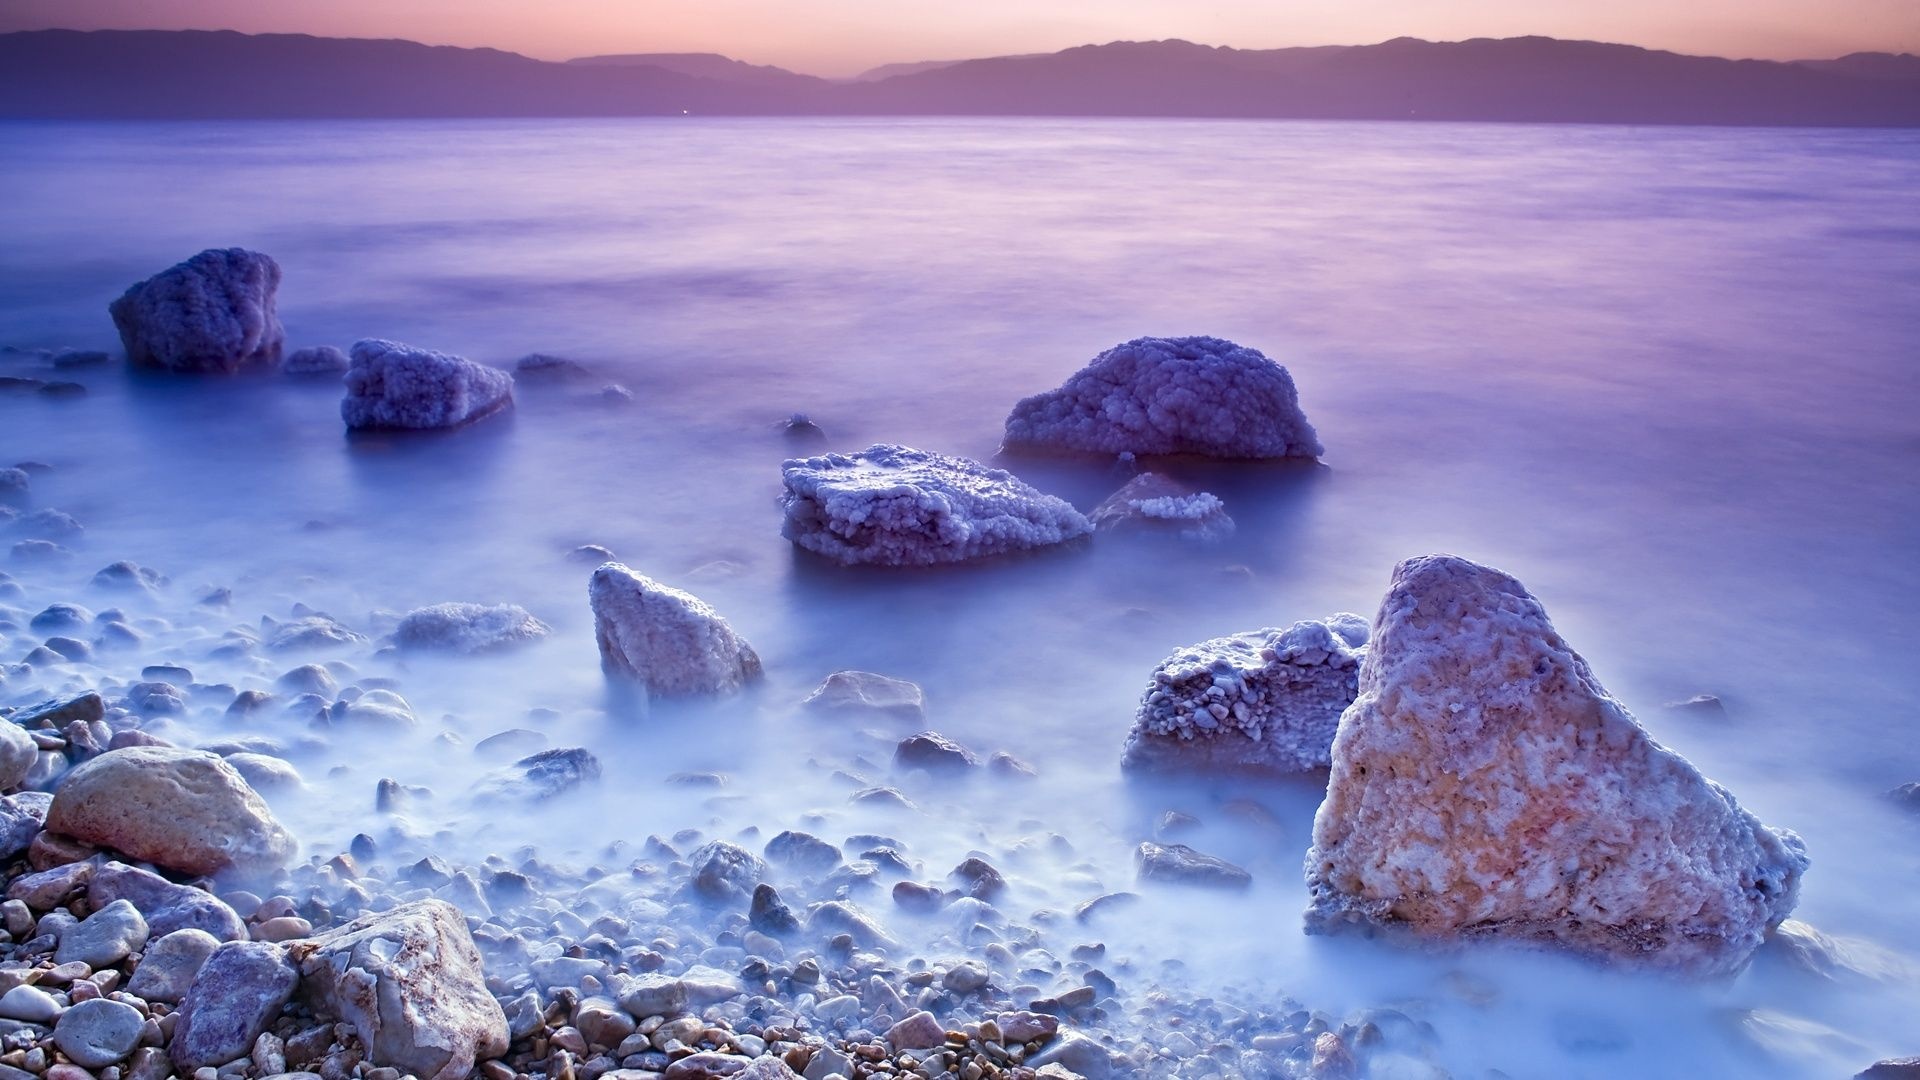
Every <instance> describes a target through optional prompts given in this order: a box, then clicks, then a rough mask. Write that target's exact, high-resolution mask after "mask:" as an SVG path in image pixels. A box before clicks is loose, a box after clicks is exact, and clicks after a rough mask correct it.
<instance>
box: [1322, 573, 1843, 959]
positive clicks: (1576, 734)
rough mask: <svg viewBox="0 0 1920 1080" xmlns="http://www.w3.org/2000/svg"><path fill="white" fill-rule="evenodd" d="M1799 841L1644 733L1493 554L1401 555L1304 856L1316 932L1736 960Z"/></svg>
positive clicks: (1789, 905)
mask: <svg viewBox="0 0 1920 1080" xmlns="http://www.w3.org/2000/svg"><path fill="white" fill-rule="evenodd" d="M1806 868H1807V857H1806V853H1805V848H1804V846H1803V845H1802V844H1801V842H1800V838H1799V837H1798V836H1795V835H1794V834H1793V833H1791V832H1786V831H1782V830H1774V829H1769V828H1767V827H1766V826H1764V825H1762V824H1761V823H1760V822H1759V820H1758V819H1756V818H1755V817H1754V816H1753V815H1752V814H1751V813H1748V812H1747V811H1745V810H1743V809H1741V808H1740V805H1739V803H1737V802H1736V801H1735V800H1734V798H1733V796H1732V795H1731V794H1730V793H1728V792H1727V791H1726V789H1724V788H1722V787H1720V786H1719V785H1718V784H1715V783H1713V782H1712V781H1710V780H1708V779H1706V778H1705V777H1703V776H1701V775H1700V773H1699V771H1698V770H1697V769H1695V768H1694V767H1693V766H1692V765H1691V764H1689V763H1688V762H1687V761H1686V760H1685V759H1684V758H1682V757H1680V755H1678V754H1675V753H1674V752H1673V751H1671V750H1668V749H1666V748H1665V747H1662V746H1661V745H1659V744H1658V743H1656V742H1654V741H1653V739H1652V738H1650V737H1649V736H1648V735H1647V733H1646V731H1645V730H1643V729H1642V728H1641V727H1640V725H1639V724H1638V723H1636V722H1635V721H1634V719H1633V717H1632V716H1631V715H1630V714H1629V713H1628V712H1627V711H1626V709H1625V708H1623V707H1622V706H1621V705H1620V703H1619V702H1617V701H1615V700H1613V699H1612V698H1611V697H1608V696H1607V693H1606V691H1605V690H1604V689H1602V688H1601V686H1600V684H1599V683H1598V681H1596V680H1595V679H1594V677H1593V674H1592V672H1591V671H1590V670H1589V669H1588V667H1587V664H1586V661H1585V660H1583V659H1581V658H1580V656H1579V654H1577V653H1575V652H1574V651H1573V649H1572V648H1570V647H1569V646H1568V645H1567V643H1566V642H1565V641H1564V640H1562V639H1561V637H1560V635H1559V634H1558V633H1557V632H1555V630H1554V628H1553V624H1552V623H1551V622H1550V621H1549V620H1548V618H1547V614H1546V611H1545V609H1544V608H1542V607H1541V605H1540V602H1539V601H1538V600H1536V599H1535V598H1534V597H1533V596H1532V595H1531V594H1529V593H1528V592H1527V590H1526V589H1525V587H1523V586H1522V585H1521V584H1520V583H1519V582H1518V581H1516V580H1514V579H1513V578H1512V577H1509V576H1508V575H1506V574H1503V573H1501V572H1500V571H1498V570H1493V569H1490V568H1488V567H1485V566H1480V565H1477V564H1475V563H1472V562H1469V561H1467V560H1465V559H1461V558H1457V557H1454V556H1450V555H1430V556H1425V557H1421V558H1416V559H1409V560H1407V561H1406V562H1403V563H1401V564H1400V565H1399V566H1398V567H1396V568H1395V570H1394V575H1393V582H1392V584H1391V586H1390V587H1389V589H1388V591H1387V595H1386V599H1385V600H1384V601H1382V603H1381V607H1380V614H1379V615H1378V617H1376V619H1375V620H1374V639H1373V642H1372V645H1371V646H1370V649H1369V652H1368V655H1367V658H1366V661H1365V663H1364V664H1363V665H1362V669H1361V672H1360V695H1359V697H1358V699H1357V700H1356V701H1355V702H1354V704H1353V707H1352V708H1351V709H1349V710H1348V711H1347V713H1346V715H1345V716H1344V717H1343V719H1342V722H1341V725H1340V730H1339V734H1338V736H1337V737H1336V739H1335V740H1334V747H1333V769H1332V776H1331V780H1330V783H1329V785H1328V789H1327V797H1326V801H1325V802H1323V803H1322V804H1321V806H1320V811H1319V813H1318V815H1317V816H1316V817H1315V819H1314V831H1313V847H1312V849H1311V850H1310V851H1309V852H1308V854H1307V881H1308V885H1309V888H1310V891H1311V893H1312V905H1311V907H1310V908H1309V910H1308V913H1307V924H1308V928H1309V930H1312V931H1331V930H1338V929H1342V928H1345V927H1350V926H1373V927H1385V928H1393V929H1396V930H1402V931H1407V932H1411V933H1412V934H1413V935H1414V936H1416V937H1417V938H1419V939H1422V940H1428V941H1458V940H1463V939H1475V938H1502V939H1510V940H1516V941H1523V942H1534V943H1541V944H1550V945H1555V946H1559V947H1562V948H1566V949H1570V950H1573V951H1576V952H1579V953H1583V954H1586V955H1590V956H1594V957H1598V958H1604V959H1610V960H1616V961H1623V962H1631V963H1636V964H1641V965H1645V966H1649V967H1656V968H1663V969H1669V970H1676V971H1682V972H1688V973H1695V974H1715V973H1722V972H1728V971H1734V970H1738V969H1739V968H1740V967H1742V966H1743V965H1744V964H1745V963H1746V961H1747V959H1748V957H1749V956H1750V955H1751V954H1752V953H1753V950H1754V949H1755V948H1756V947H1758V946H1759V944H1760V942H1761V940H1762V937H1763V936H1764V935H1765V933H1766V932H1767V931H1768V930H1769V929H1770V928H1772V927H1773V926H1775V925H1777V924H1778V923H1779V922H1780V921H1781V920H1782V919H1785V918H1786V917H1787V915H1788V913H1789V912H1791V911H1792V910H1793V906H1794V903H1795V902H1796V900H1797V899H1798V897H1799V889H1800V878H1801V875H1802V874H1803V873H1804V872H1805V871H1806Z"/></svg>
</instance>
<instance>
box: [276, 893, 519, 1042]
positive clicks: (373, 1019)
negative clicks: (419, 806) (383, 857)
mask: <svg viewBox="0 0 1920 1080" xmlns="http://www.w3.org/2000/svg"><path fill="white" fill-rule="evenodd" d="M294 956H295V958H296V961H297V962H298V964H299V966H300V975H301V979H302V981H303V985H304V987H305V996H306V997H307V998H308V999H310V1000H311V1001H312V1003H313V1005H314V1009H315V1011H316V1012H318V1013H319V1014H320V1015H322V1016H323V1017H338V1018H339V1019H340V1020H343V1021H345V1022H346V1023H347V1024H350V1025H352V1027H353V1030H354V1033H355V1034H356V1035H358V1036H359V1038H360V1041H361V1043H362V1044H363V1045H364V1046H365V1047H366V1048H367V1057H368V1059H369V1062H370V1063H371V1064H374V1065H380V1066H388V1067H392V1068H396V1069H399V1070H401V1071H402V1072H406V1073H412V1074H414V1075H416V1076H419V1077H422V1078H423V1080H456V1078H458V1077H464V1076H466V1075H468V1074H469V1073H471V1072H472V1071H473V1068H474V1066H475V1065H476V1064H478V1063H479V1062H482V1061H487V1060H490V1059H492V1058H496V1057H499V1056H500V1055H501V1054H504V1053H506V1050H507V1041H508V1035H507V1018H506V1014H505V1013H504V1012H502V1011H501V1009H500V1003H499V1002H498V1001H496V1000H494V997H493V995H492V994H491V993H489V992H488V991H487V985H486V979H485V975H484V973H483V972H482V970H481V965H480V952H479V950H478V949H476V948H475V947H474V943H473V936H472V935H471V934H469V933H468V932H467V923H466V919H465V918H464V917H463V916H462V915H461V914H460V911H459V909H458V908H455V907H454V906H453V905H452V904H449V903H447V902H446V901H444V900H420V901H416V902H414V903H411V904H403V905H401V906H400V907H397V908H394V909H393V910H391V911H385V912H380V913H377V914H369V915H362V916H361V917H360V918H358V919H355V920H354V921H352V922H350V923H348V924H346V925H345V926H342V927H339V928H338V929H335V930H331V931H328V932H327V933H325V934H321V935H319V936H318V937H315V938H313V939H312V940H311V941H307V942H301V943H299V944H296V945H295V946H294Z"/></svg>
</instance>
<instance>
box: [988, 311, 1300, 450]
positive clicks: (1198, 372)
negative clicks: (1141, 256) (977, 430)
mask: <svg viewBox="0 0 1920 1080" xmlns="http://www.w3.org/2000/svg"><path fill="white" fill-rule="evenodd" d="M1005 446H1006V448H1007V449H1009V450H1049V451H1073V452H1083V453H1095V454H1198V455H1203V456H1206V457H1216V458H1290V457H1298V458H1312V457H1319V456H1320V453H1321V448H1320V438H1319V436H1317V435H1316V434H1314V430H1313V425H1311V424H1309V423H1307V418H1306V416H1305V415H1304V414H1302V413H1301V411H1300V397H1299V394H1298V393H1297V392H1296V391H1295V389H1294V386H1293V376H1292V375H1290V374H1288V373H1287V369H1286V368H1284V367H1281V366H1280V365H1279V364H1276V363H1274V362H1273V361H1272V360H1269V359H1267V358H1266V357H1265V356H1263V355H1261V353H1260V352H1259V351H1258V350H1256V349H1249V348H1247V347H1245V346H1242V345H1236V344H1234V343H1233V342H1231V341H1223V340H1221V339H1219V338H1212V337H1180V338H1151V337H1148V338H1136V339H1134V340H1133V341H1129V342H1126V343H1125V344H1122V345H1116V346H1114V347H1113V348H1111V349H1108V350H1107V351H1106V352H1103V353H1101V354H1100V355H1099V356H1096V357H1094V359H1093V362H1092V363H1090V364H1088V365H1087V366H1086V367H1084V368H1081V369H1080V370H1079V371H1078V372H1076V373H1075V374H1074V375H1073V377H1072V378H1069V379H1068V380H1067V381H1066V383H1065V384H1064V385H1062V386H1061V387H1060V388H1059V389H1057V390H1049V391H1047V392H1046V393H1044V394H1038V395H1035V396H1033V397H1030V398H1026V399H1024V400H1022V401H1021V402H1020V403H1019V404H1017V405H1015V406H1014V407H1013V412H1012V414H1011V415H1009V416H1008V417H1007V434H1006V441H1005Z"/></svg>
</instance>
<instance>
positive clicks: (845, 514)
mask: <svg viewBox="0 0 1920 1080" xmlns="http://www.w3.org/2000/svg"><path fill="white" fill-rule="evenodd" d="M781 476H782V480H783V482H784V483H785V486H786V491H785V493H784V494H783V495H782V496H781V499H780V505H781V508H782V510H783V512H784V513H785V521H784V523H783V524H782V525H781V528H780V534H781V535H782V536H784V537H786V538H787V539H788V540H791V541H793V543H794V544H795V545H797V546H799V547H801V548H804V549H806V550H808V551H811V552H814V553H816V554H819V555H824V556H826V557H827V558H830V559H833V560H835V561H838V562H842V563H848V564H854V563H863V564H869V565H875V566H934V565H938V564H942V563H956V562H964V561H966V560H969V559H979V558H986V557H989V556H994V555H1006V554H1010V553H1012V552H1018V551H1027V550H1030V549H1033V548H1043V547H1047V546H1050V545H1053V544H1059V543H1062V542H1064V541H1068V540H1074V539H1077V538H1079V537H1083V536H1086V535H1087V534H1089V533H1091V532H1092V531H1093V525H1092V524H1091V523H1090V522H1088V521H1087V519H1086V517H1085V516H1083V515H1082V514H1081V513H1080V512H1079V511H1078V510H1075V509H1074V508H1073V506H1072V505H1071V504H1069V503H1067V502H1066V501H1065V500H1064V499H1058V498H1055V497H1054V496H1052V495H1047V494H1044V493H1042V492H1040V491H1038V490H1035V489H1034V488H1033V487H1032V486H1030V485H1028V484H1027V483H1025V482H1024V481H1022V480H1020V478H1018V477H1016V476H1014V475H1013V474H1012V473H1010V472H1007V471H1006V470H1004V469H993V468H988V467H987V466H985V465H982V464H980V463H979V462H977V461H969V460H968V459H966V458H959V457H949V456H947V455H945V454H936V453H933V452H931V451H927V450H916V449H913V448H911V447H906V446H892V445H887V444H876V445H874V446H869V447H868V448H866V449H865V450H862V451H860V452H859V453H857V454H826V455H823V456H821V457H811V458H796V459H794V460H791V461H788V462H787V463H786V464H785V465H783V466H782V467H781Z"/></svg>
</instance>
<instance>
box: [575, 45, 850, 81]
mask: <svg viewBox="0 0 1920 1080" xmlns="http://www.w3.org/2000/svg"><path fill="white" fill-rule="evenodd" d="M567 63H568V64H576V65H581V66H585V67H657V68H664V69H665V70H667V71H676V72H679V73H680V74H682V75H691V76H693V77H695V78H698V79H714V80H717V81H719V82H729V83H741V84H743V85H747V86H767V87H794V86H812V85H824V84H825V83H826V82H827V80H826V79H821V78H816V77H815V76H812V75H802V74H800V73H798V72H794V71H788V70H787V69H786V68H780V67H773V66H771V65H767V64H749V63H747V62H746V61H744V60H735V59H733V58H732V57H730V56H721V55H720V54H719V53H618V54H615V55H611V56H583V57H580V58H579V59H577V60H569V61H567Z"/></svg>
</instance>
